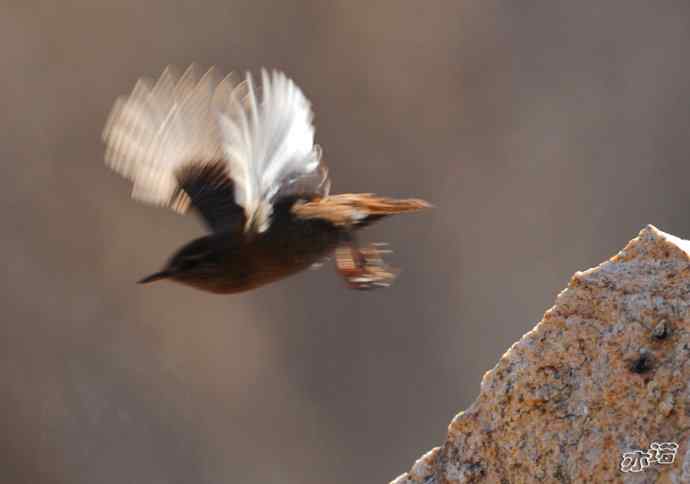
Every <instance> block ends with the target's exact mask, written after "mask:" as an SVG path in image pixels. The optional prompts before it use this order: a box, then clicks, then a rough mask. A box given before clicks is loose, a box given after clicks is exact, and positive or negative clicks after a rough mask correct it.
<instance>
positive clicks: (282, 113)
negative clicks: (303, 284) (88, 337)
mask: <svg viewBox="0 0 690 484" xmlns="http://www.w3.org/2000/svg"><path fill="white" fill-rule="evenodd" d="M179 72H180V71H178V70H176V69H175V68H174V67H167V68H166V69H165V70H164V71H163V73H162V74H161V75H160V76H159V77H158V79H157V80H151V79H146V78H142V79H140V80H138V81H137V82H136V84H135V85H134V88H133V90H132V91H131V93H130V94H129V95H125V96H121V97H119V98H118V99H117V100H116V102H115V104H114V106H113V108H112V110H111V112H110V115H109V117H108V119H107V122H106V125H105V128H104V131H103V141H104V143H105V147H106V149H105V161H106V165H107V166H109V167H110V168H111V169H112V170H114V171H115V172H117V173H118V174H120V175H121V176H123V177H124V178H126V179H128V180H129V181H131V183H132V197H133V198H134V199H136V200H138V201H141V202H145V203H149V204H154V205H158V206H164V207H168V208H170V209H172V210H174V211H176V212H178V213H186V212H188V211H190V210H192V211H194V212H196V213H197V214H198V215H199V216H200V217H201V219H202V220H203V222H204V224H205V226H206V227H207V229H208V232H207V233H206V234H205V235H203V236H201V237H199V238H196V239H194V240H192V241H191V242H188V243H187V244H185V245H183V246H182V247H181V248H179V249H178V250H177V251H176V252H175V253H173V255H172V256H171V257H170V258H169V259H168V261H167V262H166V263H165V264H164V265H163V267H162V269H160V270H158V271H156V272H153V273H152V274H150V275H148V276H146V277H143V278H142V279H140V280H139V281H138V282H139V283H141V284H147V283H151V282H154V281H161V280H169V281H173V282H176V283H180V284H183V285H186V286H191V287H193V288H196V289H200V290H202V291H207V292H211V293H216V294H234V293H240V292H243V291H248V290H252V289H255V288H258V287H260V286H264V285H266V284H269V283H272V282H274V281H277V280H280V279H283V278H285V277H287V276H290V275H293V274H296V273H298V272H300V271H302V270H304V269H307V268H309V267H310V266H313V265H316V264H319V263H321V262H322V261H324V260H326V259H328V258H329V257H331V256H332V255H333V254H335V257H334V258H335V262H336V269H337V271H338V272H339V273H340V275H341V276H342V278H343V279H344V281H345V282H346V284H347V285H348V286H349V287H350V288H353V289H372V288H376V287H386V286H389V285H390V284H391V282H392V281H393V279H395V277H396V275H397V272H398V271H397V270H396V269H393V268H391V267H390V266H388V265H387V264H386V263H385V262H384V261H383V254H385V253H386V252H387V249H386V248H385V246H382V245H380V244H369V245H367V246H362V245H360V243H359V240H358V233H359V231H360V230H361V229H363V228H365V227H367V226H369V225H371V224H372V223H373V222H376V221H378V220H381V219H383V218H385V217H387V216H390V215H394V214H398V213H406V212H415V211H418V210H421V209H425V208H429V207H430V206H431V205H430V204H429V203H428V202H426V201H424V200H421V199H416V198H409V199H394V198H387V197H380V196H376V195H374V194H372V193H343V194H330V187H331V180H330V177H329V175H328V169H327V168H326V165H325V163H324V161H323V159H322V158H323V157H322V150H321V148H320V147H319V145H317V144H315V141H314V138H315V128H314V124H313V112H312V109H311V103H310V102H309V100H308V99H307V98H306V97H305V95H304V93H303V92H302V90H301V89H300V88H299V87H298V86H297V85H296V84H295V83H294V81H292V80H291V79H290V78H288V76H287V75H286V74H284V73H283V72H281V71H278V70H270V71H269V70H267V69H262V70H261V72H260V79H259V80H255V79H254V77H253V76H252V74H251V72H247V73H246V75H245V76H244V78H243V79H238V76H236V75H235V74H232V73H231V74H229V75H226V76H221V75H219V74H218V70H217V69H216V68H213V67H212V68H210V69H208V70H207V71H205V72H204V71H201V70H200V69H199V68H198V67H197V66H196V65H194V64H193V65H191V66H190V67H189V68H188V69H186V70H185V71H183V72H182V73H181V74H180V73H179Z"/></svg>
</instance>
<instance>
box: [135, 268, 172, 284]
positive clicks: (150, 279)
mask: <svg viewBox="0 0 690 484" xmlns="http://www.w3.org/2000/svg"><path fill="white" fill-rule="evenodd" d="M171 275H172V274H171V273H170V271H167V270H162V271H160V272H154V273H153V274H151V275H150V276H146V277H144V278H143V279H140V280H138V281H137V284H148V283H149V282H154V281H160V280H161V279H167V278H168V277H170V276H171Z"/></svg>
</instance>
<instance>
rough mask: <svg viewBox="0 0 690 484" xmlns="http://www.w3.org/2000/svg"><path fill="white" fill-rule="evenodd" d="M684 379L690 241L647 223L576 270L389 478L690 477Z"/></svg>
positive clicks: (398, 482)
mask: <svg viewBox="0 0 690 484" xmlns="http://www.w3.org/2000/svg"><path fill="white" fill-rule="evenodd" d="M689 379H690V242H688V241H685V240H680V239H678V238H676V237H674V236H671V235H668V234H665V233H663V232H661V231H659V230H657V229H656V228H655V227H652V226H647V227H646V228H644V229H643V230H642V231H641V232H640V234H639V236H638V237H637V238H636V239H633V240H632V241H631V242H630V243H628V245H627V246H626V247H625V248H624V249H623V250H622V251H621V252H620V253H618V254H617V255H616V256H614V257H613V258H612V259H610V260H609V261H607V262H604V263H603V264H601V265H599V266H598V267H595V268H592V269H589V270H587V271H584V272H578V273H576V274H575V275H574V276H573V278H572V279H571V281H570V284H569V285H568V288H567V289H565V290H564V291H563V292H561V293H560V294H559V295H558V297H557V299H556V303H555V305H554V306H553V307H552V308H551V309H549V310H548V311H547V312H546V313H545V314H544V318H543V319H542V320H541V322H540V323H539V324H537V326H536V327H535V328H534V329H533V330H532V331H530V332H529V333H527V334H526V335H524V336H523V337H522V338H521V339H520V340H519V341H518V342H517V343H515V344H514V345H513V346H512V347H511V348H510V349H509V350H508V351H507V352H506V353H505V354H504V355H503V357H502V358H501V360H500V361H499V362H498V364H497V365H496V367H495V368H493V369H492V370H490V371H488V372H487V373H486V374H485V375H484V378H483V380H482V384H481V390H480V393H479V397H478V398H477V400H476V401H475V402H474V403H473V404H472V406H471V407H470V408H469V409H468V410H466V411H464V412H462V413H460V414H459V415H457V416H456V417H455V418H454V419H453V421H452V422H451V424H450V425H449V427H448V438H447V440H446V442H445V444H443V446H442V447H437V448H435V449H433V450H431V451H429V452H428V453H427V454H425V455H424V456H423V457H421V458H420V459H419V460H418V461H417V462H416V463H415V464H414V466H413V467H412V469H411V470H410V471H409V472H407V473H405V474H403V475H401V476H399V477H398V478H397V479H395V480H394V481H393V483H394V484H412V483H424V484H447V483H471V482H482V483H483V482H487V483H489V482H491V483H493V482H496V483H501V484H507V483H523V482H524V483H527V482H546V483H551V482H553V483H579V482H590V483H599V482H630V483H690V445H689V444H690V442H689V441H688V439H689V437H690V398H689V397H690V393H689V389H688V380H689ZM667 443H668V444H667ZM672 443H675V444H677V449H674V448H673V445H672ZM673 450H676V452H675V457H673ZM671 460H673V462H672V463H670V461H671Z"/></svg>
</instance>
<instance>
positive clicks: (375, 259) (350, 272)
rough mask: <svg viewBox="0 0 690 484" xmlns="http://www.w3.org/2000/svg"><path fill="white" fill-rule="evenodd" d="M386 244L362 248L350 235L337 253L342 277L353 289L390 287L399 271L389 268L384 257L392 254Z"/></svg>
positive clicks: (337, 264)
mask: <svg viewBox="0 0 690 484" xmlns="http://www.w3.org/2000/svg"><path fill="white" fill-rule="evenodd" d="M385 246H386V244H370V245H369V246H367V247H366V248H363V249H362V248H360V247H359V244H358V243H357V239H356V238H355V236H354V234H352V233H350V234H348V235H347V236H346V237H345V239H344V240H343V242H342V243H341V244H340V245H339V246H338V248H337V249H336V252H335V263H336V267H337V268H338V271H339V272H340V275H341V276H343V278H344V279H345V282H347V284H348V285H349V286H350V287H351V288H353V289H373V288H375V287H386V286H390V284H391V282H392V281H393V279H395V276H396V275H397V271H395V270H394V269H392V268H391V267H389V266H387V265H386V264H385V262H384V261H383V258H382V255H383V254H386V253H389V252H391V251H390V250H387V249H385V248H381V247H385Z"/></svg>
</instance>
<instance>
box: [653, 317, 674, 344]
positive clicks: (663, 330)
mask: <svg viewBox="0 0 690 484" xmlns="http://www.w3.org/2000/svg"><path fill="white" fill-rule="evenodd" d="M669 336H671V323H670V322H669V320H668V319H662V320H661V321H659V324H657V325H656V326H655V327H654V329H653V330H652V338H654V339H655V340H657V341H662V340H665V339H666V338H668V337H669Z"/></svg>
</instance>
